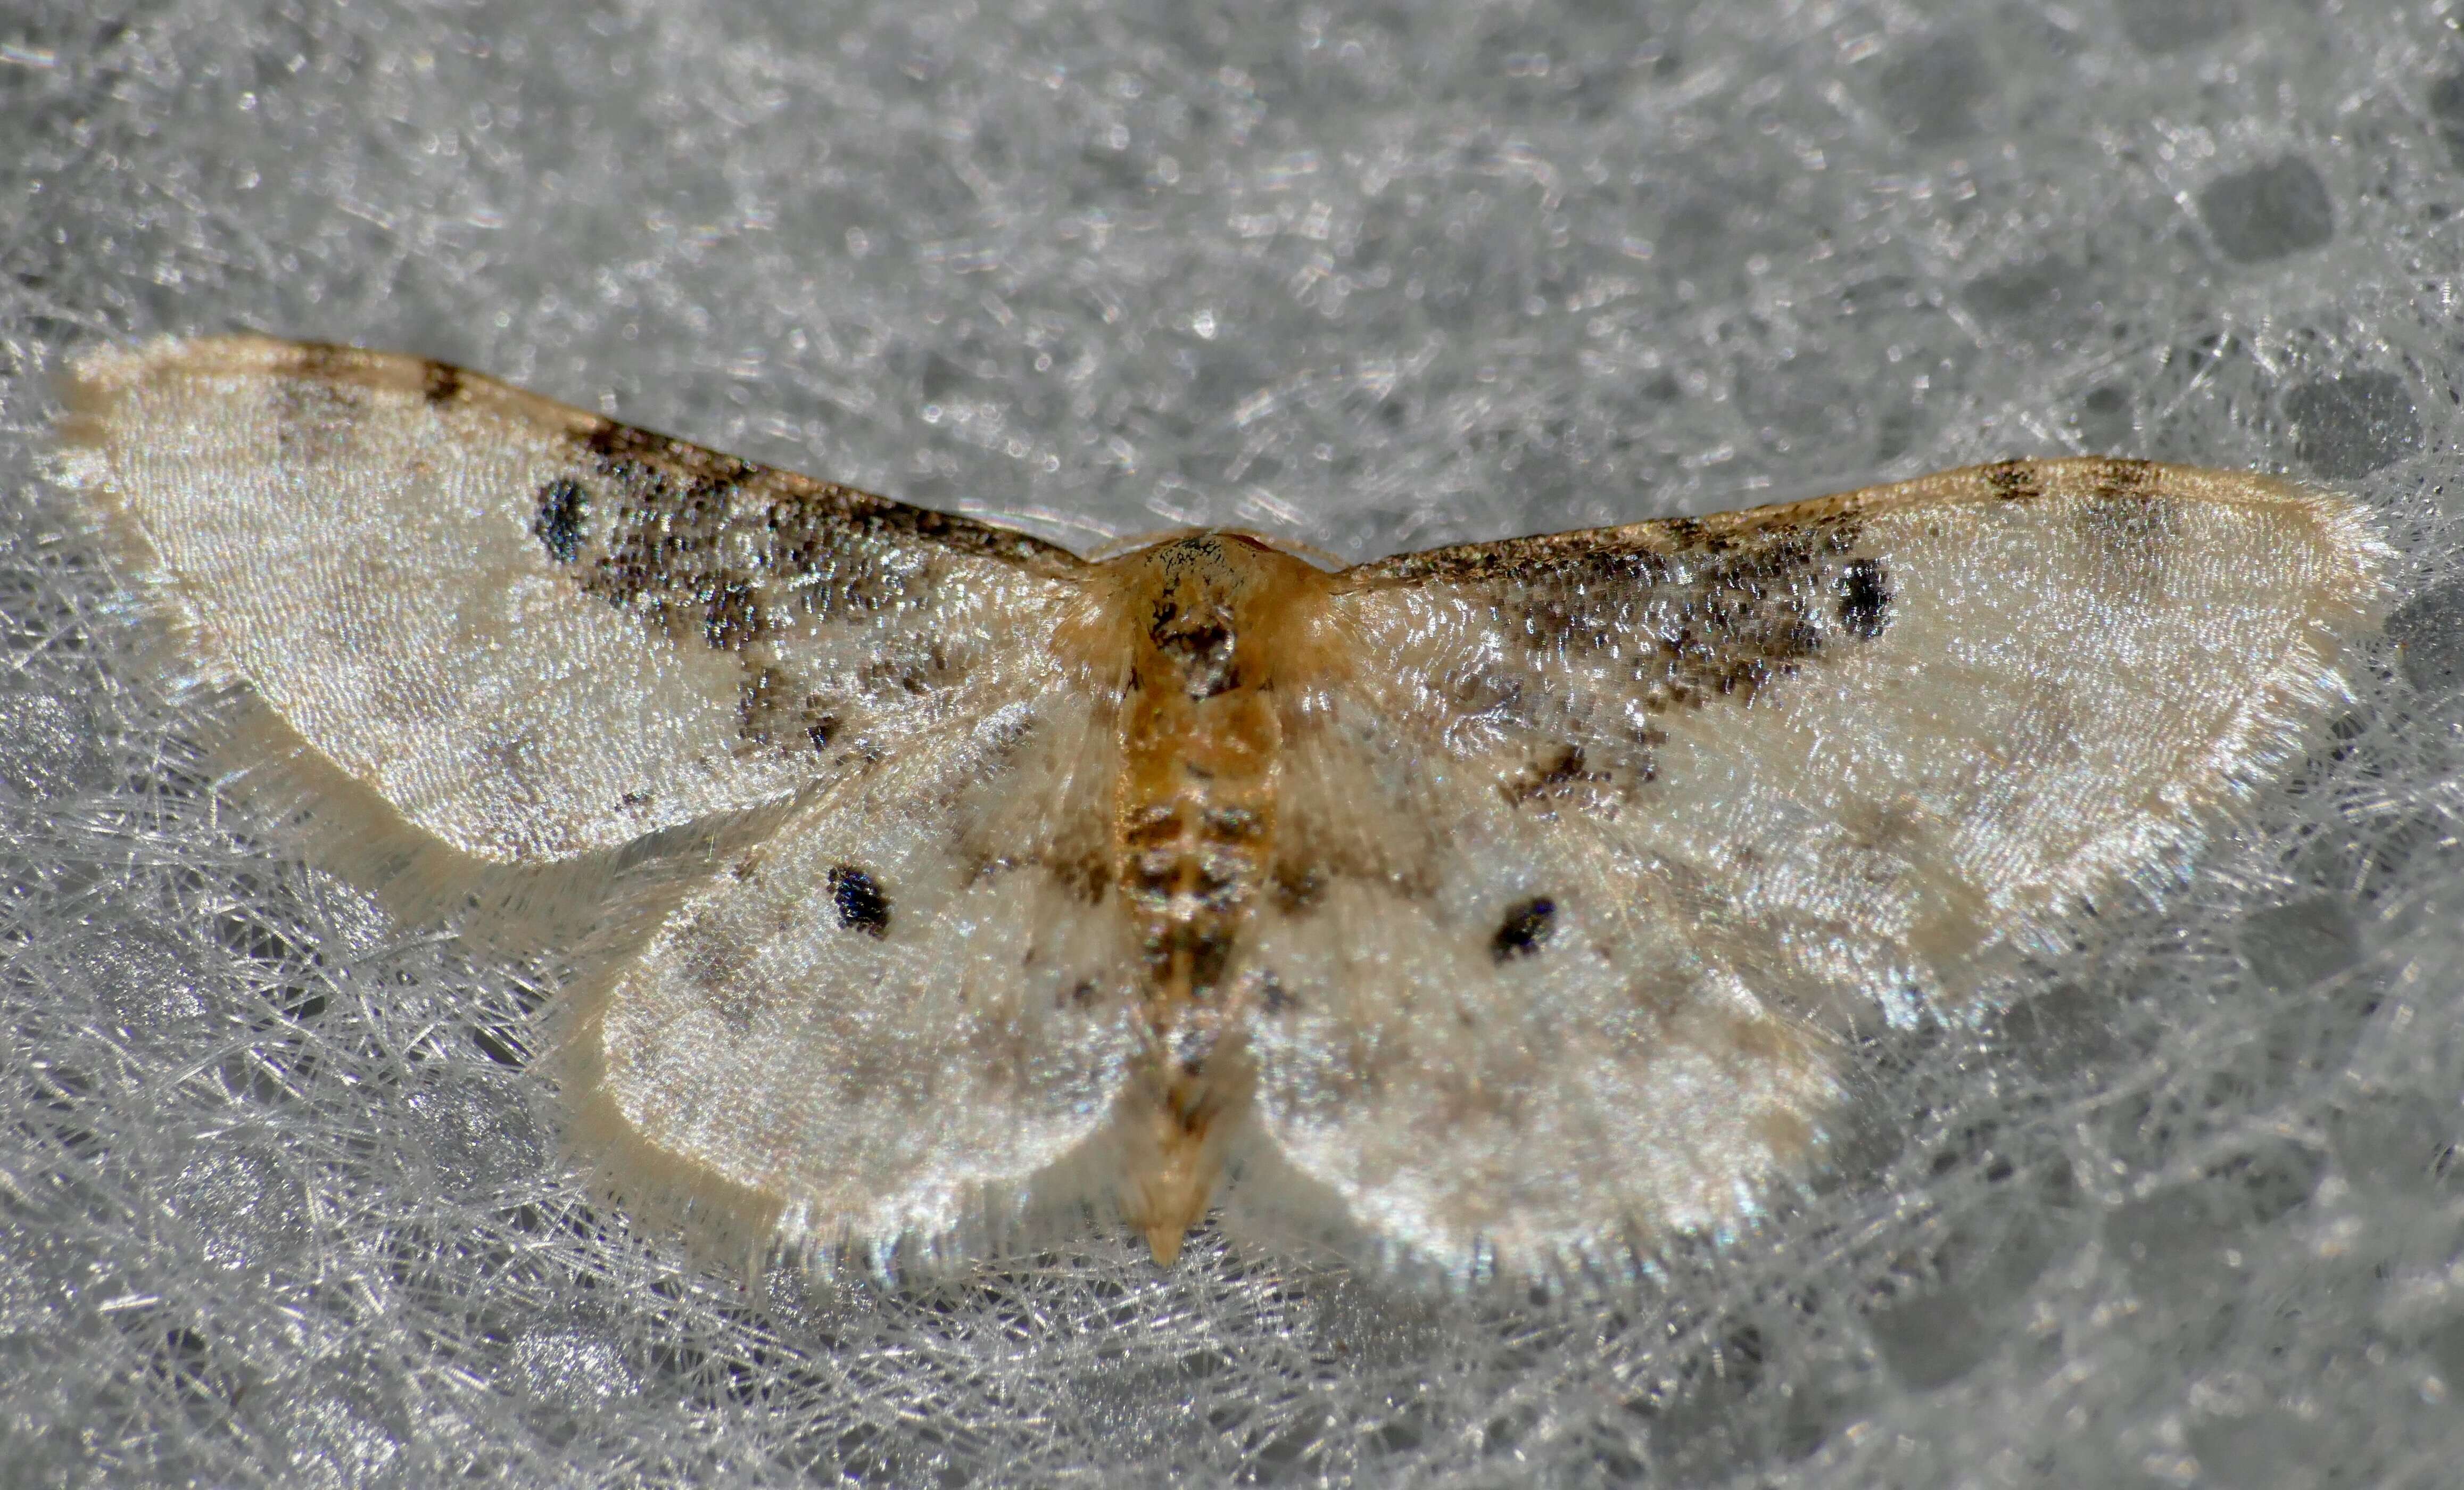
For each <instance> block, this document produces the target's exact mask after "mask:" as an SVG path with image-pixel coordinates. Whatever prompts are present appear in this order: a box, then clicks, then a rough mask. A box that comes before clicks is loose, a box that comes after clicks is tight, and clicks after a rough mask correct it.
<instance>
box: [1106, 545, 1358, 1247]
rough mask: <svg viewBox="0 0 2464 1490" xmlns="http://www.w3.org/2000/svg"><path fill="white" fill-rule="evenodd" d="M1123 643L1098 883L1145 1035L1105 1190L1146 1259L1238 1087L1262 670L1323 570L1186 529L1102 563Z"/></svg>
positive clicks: (1182, 1216) (1277, 676)
mask: <svg viewBox="0 0 2464 1490" xmlns="http://www.w3.org/2000/svg"><path fill="white" fill-rule="evenodd" d="M1105 567H1106V569H1107V570H1108V571H1109V572H1110V576H1111V578H1112V579H1113V580H1114V581H1115V583H1116V585H1117V588H1116V589H1115V591H1114V592H1113V597H1112V599H1113V603H1114V606H1115V611H1114V614H1115V616H1116V618H1117V622H1118V624H1119V625H1120V626H1121V628H1122V629H1123V630H1124V631H1125V632H1127V636H1126V637H1125V638H1124V640H1125V641H1126V642H1127V644H1128V645H1127V650H1128V652H1129V654H1130V656H1131V657H1132V658H1133V663H1132V666H1131V670H1130V675H1129V679H1128V682H1127V695H1126V696H1125V697H1124V698H1123V700H1122V704H1121V711H1120V715H1119V719H1120V725H1119V731H1120V734H1119V749H1120V758H1119V763H1118V774H1117V775H1116V777H1115V778H1114V783H1115V784H1114V788H1113V799H1112V800H1113V839H1112V842H1113V847H1114V853H1115V864H1114V873H1115V883H1116V884H1118V885H1119V886H1120V887H1121V889H1122V892H1123V894H1124V895H1125V896H1126V897H1127V899H1128V909H1129V911H1130V914H1131V916H1132V919H1133V923H1134V925H1135V927H1136V929H1137V936H1138V949H1139V954H1140V959H1141V969H1140V973H1141V975H1140V993H1141V1000H1142V1003H1143V1006H1144V1007H1143V1013H1144V1016H1145V1021H1146V1027H1147V1031H1148V1034H1149V1036H1150V1040H1149V1041H1148V1043H1147V1047H1146V1050H1145V1054H1144V1059H1143V1061H1142V1063H1141V1064H1142V1067H1143V1068H1142V1070H1141V1071H1140V1073H1139V1076H1138V1080H1136V1081H1135V1082H1134V1083H1133V1085H1132V1092H1131V1096H1130V1098H1129V1100H1130V1101H1131V1102H1133V1103H1134V1104H1137V1105H1138V1106H1139V1107H1142V1108H1144V1109H1145V1110H1143V1111H1140V1112H1136V1113H1133V1114H1129V1115H1131V1116H1133V1117H1134V1118H1135V1119H1136V1121H1134V1122H1133V1123H1131V1124H1130V1125H1128V1126H1129V1128H1131V1130H1132V1142H1133V1144H1134V1145H1136V1146H1137V1150H1136V1151H1135V1152H1133V1155H1132V1158H1131V1169H1130V1176H1129V1179H1128V1182H1127V1185H1126V1188H1125V1190H1124V1192H1123V1195H1122V1204H1123V1209H1124V1211H1125V1212H1126V1213H1127V1214H1128V1216H1129V1218H1130V1221H1131V1223H1132V1224H1133V1225H1135V1226H1137V1227H1138V1228H1140V1229H1141V1230H1142V1231H1144V1232H1145V1233H1146V1235H1147V1238H1148V1241H1149V1244H1150V1245H1151V1246H1152V1247H1153V1248H1154V1250H1155V1257H1156V1260H1158V1261H1169V1260H1171V1259H1172V1257H1173V1255H1174V1254H1176V1253H1177V1252H1178V1250H1179V1247H1180V1238H1181V1234H1182V1233H1183V1232H1185V1231H1186V1230H1187V1229H1188V1228H1189V1227H1190V1226H1192V1225H1194V1224H1196V1223H1197V1221H1198V1220H1199V1217H1200V1216H1203V1215H1204V1214H1205V1210H1206V1204H1207V1201H1208V1198H1209V1196H1210V1195H1211V1194H1212V1193H1213V1191H1214V1188H1215V1182H1216V1178H1217V1175H1218V1172H1219V1170H1220V1158H1219V1155H1218V1151H1217V1150H1218V1149H1219V1147H1220V1140H1221V1135H1222V1134H1223V1132H1224V1131H1225V1130H1226V1129H1227V1128H1230V1127H1231V1125H1232V1120H1234V1119H1235V1118H1237V1117H1238V1115H1239V1113H1240V1110H1241V1108H1242V1107H1243V1106H1245V1104H1246V1102H1247V1100H1248V1089H1249V1081H1250V1073H1249V1066H1248V1059H1247V1053H1246V1051H1245V1050H1243V1049H1242V1048H1241V1046H1240V1041H1239V1038H1238V1034H1239V1030H1240V1028H1241V1024H1242V1017H1243V1012H1244V1011H1245V1009H1246V1007H1247V1004H1248V1002H1249V996H1248V992H1247V990H1246V989H1245V988H1244V986H1243V980H1242V976H1241V974H1242V969H1241V966H1240V960H1241V959H1240V957H1239V955H1238V953H1239V950H1240V936H1241V931H1242V929H1243V925H1244V924H1245V922H1246V921H1247V919H1248V915H1249V911H1250V908H1251V907H1252V905H1253V904H1254V903H1255V901H1256V899H1257V897H1258V894H1259V891H1260V888H1261V887H1262V886H1263V885H1264V884H1265V878H1266V872H1267V868H1268V866H1270V864H1271V863H1272V855H1273V848H1274V841H1275V786H1276V757H1277V754H1278V751H1279V749H1280V747H1281V745H1282V742H1283V725H1282V716H1281V714H1280V712H1279V710H1280V707H1281V706H1280V701H1279V699H1278V697H1277V685H1278V683H1279V682H1282V683H1284V684H1286V685H1287V686H1289V685H1291V684H1292V683H1294V682H1295V681H1297V680H1296V679H1295V678H1294V677H1293V676H1292V674H1293V673H1294V671H1295V669H1296V668H1300V667H1303V666H1306V659H1308V658H1309V656H1311V655H1313V654H1314V652H1315V648H1314V647H1312V646H1309V633H1310V632H1311V630H1312V629H1313V627H1314V624H1315V622H1316V620H1317V618H1318V612H1319V608H1320V603H1321V602H1322V600H1323V598H1324V597H1325V596H1326V594H1327V593H1328V591H1329V586H1328V584H1327V581H1326V577H1325V576H1324V575H1323V574H1322V573H1321V572H1320V571H1319V570H1317V569H1315V568H1313V567H1311V566H1310V565H1309V564H1308V563H1306V562H1304V561H1303V560H1301V559H1295V558H1293V557H1291V556H1290V555H1287V554H1285V553H1282V552H1280V551H1278V550H1275V549H1271V548H1268V547H1266V546H1265V545H1264V544H1262V543H1260V542H1258V541H1257V540H1255V539H1252V538H1248V537H1242V536H1239V535H1235V534H1223V533H1196V534H1190V535H1187V536H1185V537H1178V538H1174V539H1170V540H1167V541H1165V542H1162V543H1158V544H1156V545H1155V546H1153V547H1151V548H1145V549H1140V550H1138V551H1137V552H1135V553H1132V554H1127V555H1124V556H1122V557H1121V558H1119V559H1113V560H1111V561H1110V562H1109V563H1108V564H1107V565H1106V566H1105Z"/></svg>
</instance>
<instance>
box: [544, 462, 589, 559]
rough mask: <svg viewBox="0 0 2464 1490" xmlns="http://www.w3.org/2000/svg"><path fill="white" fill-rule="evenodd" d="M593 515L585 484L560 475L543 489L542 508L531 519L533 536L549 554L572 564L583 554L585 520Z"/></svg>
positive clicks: (549, 556) (551, 557)
mask: <svg viewBox="0 0 2464 1490" xmlns="http://www.w3.org/2000/svg"><path fill="white" fill-rule="evenodd" d="M588 515H590V497H589V494H588V493H585V492H583V490H582V483H580V482H578V481H576V480H574V479H573V478H572V477H570V476H559V477H557V478H556V479H555V480H554V481H551V482H549V483H548V484H547V485H545V486H543V487H540V488H539V505H538V511H537V512H536V514H535V515H533V516H532V518H531V537H535V538H537V539H539V546H540V547H542V548H544V549H546V550H547V557H548V558H550V559H555V560H556V561H557V562H558V563H560V564H569V563H572V562H573V561H574V560H575V559H580V558H581V557H582V523H583V518H585V517H587V516H588Z"/></svg>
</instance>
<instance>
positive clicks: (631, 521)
mask: <svg viewBox="0 0 2464 1490" xmlns="http://www.w3.org/2000/svg"><path fill="white" fill-rule="evenodd" d="M438 385H439V380H438V379H437V378H435V377H434V376H431V377H430V379H429V388H430V390H431V391H433V390H434V389H435V388H436V387H437V386H438ZM459 387H460V383H458V382H457V383H456V384H455V388H456V389H457V390H458V388H459ZM568 438H569V440H570V443H571V445H572V448H573V450H574V454H575V461H574V464H573V467H572V469H571V470H570V471H567V472H566V473H564V474H561V475H559V476H557V477H556V478H554V479H552V480H550V481H547V482H545V483H544V484H542V485H541V486H540V487H539V491H538V493H536V496H535V499H534V511H533V515H532V518H531V522H530V532H531V535H532V536H533V537H535V538H537V539H538V541H539V545H540V546H541V548H542V549H543V550H544V551H545V553H546V554H547V557H548V558H549V559H551V560H552V561H554V562H555V563H557V564H558V565H560V566H562V567H566V568H569V569H570V570H571V572H572V574H573V577H574V580H575V581H576V582H577V583H578V584H579V585H580V586H581V588H582V589H583V592H584V593H586V594H589V595H593V596H596V597H598V598H599V599H601V600H604V601H605V602H606V603H608V604H610V605H612V606H615V607H616V608H617V609H619V610H623V611H626V612H628V613H630V614H632V615H633V616H635V617H636V618H638V619H639V620H640V621H641V623H642V624H644V626H646V627H647V628H649V629H650V630H651V631H652V632H654V633H656V634H661V635H664V636H666V637H667V638H668V639H669V640H670V641H672V642H675V643H677V644H679V645H697V646H706V647H708V648H710V649H712V650H715V651H720V652H726V653H730V654H733V655H735V656H737V657H738V658H739V659H741V661H742V663H743V667H744V682H743V686H742V698H741V704H740V708H739V716H740V720H741V723H740V726H739V730H738V734H739V737H740V739H741V741H742V747H743V748H744V749H747V750H752V751H759V752H774V753H780V754H796V753H814V754H818V755H822V756H828V755H829V754H830V752H831V751H832V750H833V749H834V748H836V747H838V746H839V744H840V736H841V734H842V732H843V731H844V729H845V728H846V726H847V722H848V721H849V720H850V719H851V718H852V717H854V716H855V714H857V713H858V712H861V705H862V703H863V701H864V700H865V699H866V698H879V697H882V696H886V695H892V694H895V695H898V696H900V697H904V698H913V697H917V696H920V695H922V694H923V693H925V692H926V691H928V690H932V689H935V688H940V687H947V686H950V685H952V684H955V683H957V682H958V681H960V680H959V678H958V677H957V676H956V668H954V664H953V662H952V659H951V656H950V654H949V653H948V651H947V650H946V649H945V648H943V647H942V646H940V645H939V644H938V643H937V642H935V641H932V640H930V639H928V638H921V637H918V636H914V635H905V636H892V635H891V634H889V633H888V632H886V631H884V632H882V633H881V634H880V635H879V636H878V637H877V639H876V643H875V646H874V647H873V652H872V655H871V656H869V658H868V660H867V662H866V664H865V666H864V667H863V668H861V669H860V670H859V672H858V673H857V674H856V675H855V676H853V677H852V678H848V679H842V680H840V682H839V683H838V684H835V685H829V686H825V685H822V684H821V683H820V682H819V681H818V680H812V679H806V678H803V677H800V676H799V675H798V672H797V668H795V666H794V662H793V653H794V646H793V641H792V639H793V637H794V636H795V635H796V634H798V633H799V632H801V631H803V630H806V629H809V628H812V627H823V628H828V627H833V626H846V625H867V624H874V623H877V622H878V621H880V620H882V619H884V618H886V617H888V616H891V615H894V614H896V613H899V612H902V611H916V610H920V609H923V608H925V607H927V606H929V605H930V604H932V603H933V602H934V599H935V593H936V591H939V590H941V588H942V587H943V586H944V584H945V583H946V581H948V579H949V578H950V576H949V574H948V568H949V564H950V561H951V560H953V559H974V558H978V557H980V558H987V559H999V560H1003V561H1007V562H1011V563H1018V564H1021V565H1023V566H1025V567H1027V568H1030V569H1033V570H1037V571H1040V572H1043V573H1045V574H1057V573H1063V572H1067V571H1068V570H1070V569H1073V568H1075V567H1076V566H1077V563H1078V560H1077V559H1074V558H1073V557H1071V556H1069V555H1068V554H1067V552H1066V551H1064V550H1061V549H1058V548H1055V547H1053V546H1052V545H1050V544H1046V543H1044V542H1042V541H1041V540H1040V539H1037V538H1034V537H1029V536H1027V535H1025V534H1021V533H1013V532H1010V531H1008V530H1005V529H1001V528H996V527H992V526H990V525H988V524H984V523H979V522H974V521H971V520H969V519H967V518H964V517H955V516H951V515H947V514H942V513H934V512H926V511H922V510H920V509H915V508H909V507H905V506H902V505H900V504H898V503H896V502H891V501H889V500H888V499H886V498H883V497H877V496H873V495H871V494H870V493H864V492H859V491H856V490H854V489H853V488H850V487H844V486H838V485H835V484H833V483H828V482H821V481H814V480H810V479H808V478H805V477H802V476H797V475H793V474H790V473H788V472H784V471H773V470H770V469H768V468H765V467H761V466H757V465H754V464H752V463H751V462H748V461H743V460H739V459H737V458H736V457H735V456H732V455H726V454H722V453H720V452H718V451H715V450H709V449H702V448H701V447H699V446H695V445H692V444H689V443H687V442H685V441H681V440H674V439H670V438H668V437H667V436H665V435H660V434H655V433H652V432H650V431H649V430H646V429H641V428H637V427H632V426H629V425H621V424H617V423H614V422H613V421H608V420H595V421H592V422H590V423H588V424H586V425H583V426H581V427H577V428H575V429H574V430H573V431H572V433H571V434H570V435H569V437H568ZM849 758H850V759H852V758H853V757H849Z"/></svg>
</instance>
